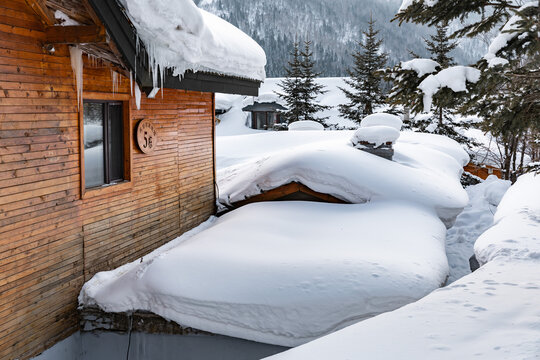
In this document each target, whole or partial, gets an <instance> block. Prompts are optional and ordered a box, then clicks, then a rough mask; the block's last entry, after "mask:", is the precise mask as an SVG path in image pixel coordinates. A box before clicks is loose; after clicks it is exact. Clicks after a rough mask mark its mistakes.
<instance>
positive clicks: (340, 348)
mask: <svg viewBox="0 0 540 360" xmlns="http://www.w3.org/2000/svg"><path fill="white" fill-rule="evenodd" d="M500 186H503V185H502V184H501V185H500ZM491 190H492V191H493V192H494V193H493V195H495V198H494V200H497V199H496V197H497V194H500V191H499V190H500V189H499V190H497V189H491ZM539 236H540V176H535V175H533V174H528V175H524V176H522V177H520V178H519V179H518V181H517V183H516V184H515V185H514V186H512V187H511V188H510V190H508V192H507V193H506V194H505V195H504V197H503V199H502V201H501V203H500V205H499V208H498V210H497V213H496V214H495V225H494V226H493V227H492V228H491V229H489V230H487V231H486V232H485V233H484V234H483V235H482V236H481V238H480V239H479V240H478V241H477V243H476V246H475V251H476V254H477V256H478V257H479V259H481V261H482V262H487V263H486V264H485V265H484V266H482V267H481V268H480V269H479V270H477V271H476V272H474V273H472V274H470V275H468V276H465V277H463V278H461V279H460V280H458V281H456V282H455V283H453V284H452V285H450V286H447V287H445V288H442V289H439V290H437V291H434V292H433V293H432V294H430V295H428V296H426V297H425V298H423V299H422V300H420V301H418V302H416V303H414V304H410V305H407V306H405V307H403V308H401V309H399V310H396V311H393V312H389V313H386V314H383V315H380V316H377V317H374V318H372V319H369V320H366V321H364V322H362V323H358V324H355V325H352V326H350V327H348V328H346V329H343V330H341V331H338V332H336V333H334V334H331V335H329V336H326V337H323V338H320V339H318V340H316V341H313V342H311V343H309V344H306V345H304V346H300V347H298V348H295V349H292V350H290V351H287V352H285V353H282V354H278V355H276V356H273V357H270V358H268V359H272V360H292V359H313V360H317V359H335V360H345V359H358V358H377V359H380V360H386V359H398V358H399V359H449V360H450V359H472V358H475V359H490V360H492V359H535V358H537V357H538V354H540V342H539V341H538V339H540V317H539V312H538V309H539V305H540V303H539V301H538V299H539V298H540V271H538V270H539V269H540V256H539V255H538V254H540V252H539V251H538V250H540V249H539V245H538V244H539V243H540V241H539Z"/></svg>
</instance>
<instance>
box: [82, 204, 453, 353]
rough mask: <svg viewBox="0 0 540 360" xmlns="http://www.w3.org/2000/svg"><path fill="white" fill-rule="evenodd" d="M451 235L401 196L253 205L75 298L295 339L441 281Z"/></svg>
mask: <svg viewBox="0 0 540 360" xmlns="http://www.w3.org/2000/svg"><path fill="white" fill-rule="evenodd" d="M329 224H331V225H332V226H329ZM445 233H446V229H445V227H444V225H443V224H442V223H441V222H440V221H439V219H438V218H437V216H436V215H435V214H434V212H433V211H431V210H428V209H425V208H423V207H421V206H418V205H416V204H411V203H405V202H399V201H398V202H388V201H379V202H373V203H369V204H353V205H338V204H326V203H310V202H297V201H295V202H269V203H257V204H251V205H247V206H244V207H242V208H240V209H237V210H235V211H233V212H230V213H228V214H226V215H223V216H221V217H220V218H219V219H215V218H214V219H212V220H210V221H209V222H207V223H205V224H203V225H202V226H201V227H200V228H198V229H195V230H194V231H192V232H190V233H187V234H185V235H183V236H182V237H180V238H178V239H176V240H173V241H172V242H170V243H168V244H166V245H165V246H163V247H162V248H160V249H158V250H156V251H155V252H154V253H152V254H149V255H146V256H144V258H142V259H139V260H137V261H134V262H133V263H131V264H127V265H125V266H122V267H120V268H118V269H116V270H113V271H109V272H103V273H98V274H97V275H95V276H94V277H93V278H92V279H91V280H90V281H89V282H87V283H86V284H85V285H84V287H83V289H82V291H81V295H80V297H79V301H80V303H81V305H84V306H95V305H98V306H99V307H101V308H102V309H103V310H105V311H109V312H125V311H132V310H136V309H139V310H146V311H151V312H153V313H155V314H158V315H160V316H162V317H164V318H166V319H169V320H173V321H175V322H177V323H179V324H181V325H183V326H189V327H192V328H195V329H199V330H204V331H210V332H213V333H217V334H222V335H228V336H233V337H239V338H243V339H248V340H253V341H259V342H263V343H270V344H276V345H282V346H297V345H299V344H303V343H305V342H307V341H310V340H313V339H315V338H317V337H320V336H322V335H325V334H328V333H330V332H332V331H335V330H337V329H340V328H343V327H345V326H347V325H349V324H352V323H355V322H357V321H359V320H361V319H364V318H367V317H371V316H374V315H376V314H379V313H381V312H385V311H391V310H394V309H396V308H398V307H400V306H403V305H405V304H407V303H409V302H411V301H414V300H416V299H419V298H421V297H423V296H425V295H426V294H428V293H429V292H431V291H432V290H434V289H436V288H438V287H439V286H440V285H441V284H442V283H443V282H444V280H445V278H446V276H447V274H448V263H447V259H446V254H445V247H444V237H445ZM396 254H399V255H398V256H396Z"/></svg>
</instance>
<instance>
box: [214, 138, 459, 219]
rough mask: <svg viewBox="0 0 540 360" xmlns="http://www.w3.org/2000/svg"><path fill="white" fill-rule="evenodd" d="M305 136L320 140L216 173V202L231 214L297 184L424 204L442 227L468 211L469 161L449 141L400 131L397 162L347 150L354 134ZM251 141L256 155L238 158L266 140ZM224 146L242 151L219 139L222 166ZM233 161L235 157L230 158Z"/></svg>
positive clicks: (356, 197)
mask: <svg viewBox="0 0 540 360" xmlns="http://www.w3.org/2000/svg"><path fill="white" fill-rule="evenodd" d="M392 130H394V131H397V130H395V129H392ZM308 133H312V134H314V135H317V134H316V133H319V136H320V140H321V141H319V142H313V143H309V144H305V145H298V146H292V147H286V146H284V147H283V148H279V146H276V145H274V146H273V152H271V153H263V154H260V155H259V156H253V157H252V158H250V159H248V160H246V161H244V162H236V163H235V164H233V165H231V166H228V167H225V168H221V169H219V170H218V173H217V178H218V186H219V199H218V201H219V203H220V204H221V205H222V206H224V207H229V206H231V205H232V204H234V203H236V202H240V201H243V200H245V199H248V198H250V197H252V196H256V195H258V194H261V193H262V192H264V191H267V190H272V189H275V188H278V187H280V186H282V185H286V184H289V183H291V182H299V183H301V184H303V185H305V186H307V187H308V188H310V189H312V190H313V191H316V192H319V193H323V194H329V195H332V196H334V197H336V198H338V199H342V200H344V201H347V202H350V203H363V202H367V201H373V200H377V199H390V200H398V199H399V200H407V201H411V202H414V203H421V204H424V205H425V206H427V207H430V208H433V209H435V210H436V212H437V213H438V215H439V216H440V218H441V219H442V220H443V221H444V222H445V223H446V224H447V225H450V224H452V222H453V220H454V219H455V217H456V216H457V215H458V214H459V213H460V212H461V210H462V209H463V208H464V207H465V205H466V204H467V200H468V199H467V194H466V193H465V191H464V190H463V188H462V186H461V183H460V175H461V173H462V171H463V166H464V165H465V164H467V162H468V160H469V157H468V155H467V153H466V152H465V151H464V150H463V149H462V148H461V146H460V145H459V144H458V143H456V142H455V141H453V140H451V139H448V138H446V137H444V136H439V135H431V134H420V133H412V132H402V133H401V137H400V139H399V140H398V141H397V142H396V144H395V145H394V149H395V155H394V161H388V160H386V159H383V158H380V157H378V156H375V155H372V154H369V153H366V152H363V151H360V150H358V149H356V148H354V147H352V146H351V145H350V139H351V137H352V135H353V132H351V131H341V132H336V133H335V134H333V133H332V132H324V131H320V132H317V131H310V132H308ZM291 136H292V135H291V134H288V132H277V133H275V134H272V138H273V144H278V143H279V141H277V139H276V138H283V139H287V138H290V137H291ZM267 138H268V137H267ZM252 139H253V141H254V145H255V144H256V146H257V147H258V148H259V149H257V150H253V151H251V150H247V149H244V150H243V151H244V152H246V151H247V152H248V153H250V154H257V151H260V149H264V147H265V146H264V143H263V142H264V141H265V139H266V138H264V137H262V136H259V135H252ZM256 139H258V140H259V141H257V140H256ZM324 139H332V140H327V141H324ZM225 140H227V141H229V140H230V141H232V142H231V144H234V146H237V147H240V148H242V143H241V142H239V141H238V140H237V139H222V141H220V143H218V148H219V149H220V152H221V155H220V159H218V161H219V162H220V163H221V162H222V161H223V160H222V158H223V156H226V155H227V152H228V151H229V150H228V149H229V147H228V146H227V147H224V146H223V145H222V144H223V142H224V141H225ZM230 149H231V151H232V152H236V151H237V150H236V149H232V148H230ZM230 156H231V157H232V158H237V155H236V154H233V153H231V155H230Z"/></svg>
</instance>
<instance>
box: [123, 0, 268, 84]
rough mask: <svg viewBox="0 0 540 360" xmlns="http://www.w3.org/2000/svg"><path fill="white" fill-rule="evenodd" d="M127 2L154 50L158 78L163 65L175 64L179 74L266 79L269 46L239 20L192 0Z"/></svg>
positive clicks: (132, 17)
mask: <svg viewBox="0 0 540 360" xmlns="http://www.w3.org/2000/svg"><path fill="white" fill-rule="evenodd" d="M121 3H122V5H123V6H124V7H125V9H126V11H127V15H128V16H129V18H130V20H131V22H132V23H133V25H134V26H135V28H136V29H137V34H138V36H139V38H140V39H141V40H142V41H143V43H144V45H145V47H146V50H147V51H148V55H149V57H150V65H151V67H152V69H153V72H154V75H155V76H154V79H155V81H157V79H156V78H157V70H158V68H159V69H160V70H161V71H163V70H164V69H165V68H171V69H173V71H174V74H175V75H178V76H182V75H183V74H184V73H185V72H186V71H187V70H194V71H208V72H214V73H218V74H226V75H235V76H239V77H242V78H248V79H254V80H260V81H262V80H264V78H265V70H264V67H265V65H266V55H265V53H264V50H263V49H262V48H261V47H260V46H259V45H258V44H257V43H256V42H255V41H254V40H253V39H251V38H250V37H249V36H248V35H246V34H245V33H243V32H242V31H240V30H239V29H237V28H236V27H234V26H233V25H231V24H229V23H228V22H226V21H225V20H223V19H220V18H219V17H217V16H215V15H212V14H210V13H208V12H206V11H204V10H202V9H199V8H198V7H197V6H196V5H195V4H194V3H193V1H192V0H158V1H146V0H121ZM162 73H163V72H162ZM155 87H158V85H157V83H156V84H155Z"/></svg>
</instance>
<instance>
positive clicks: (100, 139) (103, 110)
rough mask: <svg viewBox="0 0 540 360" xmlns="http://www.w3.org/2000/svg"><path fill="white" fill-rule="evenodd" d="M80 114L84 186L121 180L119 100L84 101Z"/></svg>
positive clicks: (120, 111) (121, 152)
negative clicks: (115, 101) (82, 136)
mask: <svg viewBox="0 0 540 360" xmlns="http://www.w3.org/2000/svg"><path fill="white" fill-rule="evenodd" d="M83 115H84V119H83V121H84V179H85V185H86V188H92V187H96V186H101V185H105V184H111V183H115V182H119V181H122V180H123V179H124V141H123V119H122V103H113V102H99V101H92V102H85V103H84V111H83ZM105 139H107V141H105Z"/></svg>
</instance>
